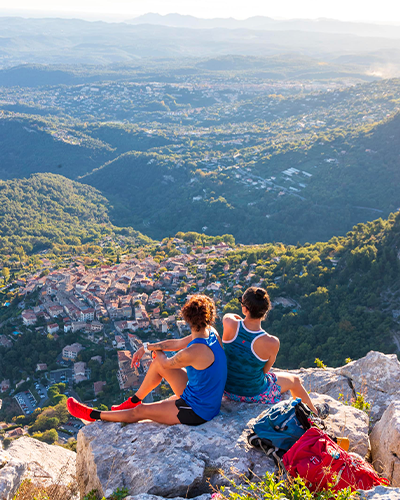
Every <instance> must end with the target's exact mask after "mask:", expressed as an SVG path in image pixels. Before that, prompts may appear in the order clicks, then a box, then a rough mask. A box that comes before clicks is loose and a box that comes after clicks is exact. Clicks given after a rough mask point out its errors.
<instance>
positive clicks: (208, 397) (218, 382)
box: [182, 330, 227, 420]
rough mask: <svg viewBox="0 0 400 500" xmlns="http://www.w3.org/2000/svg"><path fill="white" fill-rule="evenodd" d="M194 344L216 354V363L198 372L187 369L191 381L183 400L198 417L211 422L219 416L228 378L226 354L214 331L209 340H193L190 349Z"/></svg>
mask: <svg viewBox="0 0 400 500" xmlns="http://www.w3.org/2000/svg"><path fill="white" fill-rule="evenodd" d="M193 344H205V345H206V346H208V347H209V348H210V349H211V350H212V352H213V354H214V362H213V363H212V364H211V365H210V366H209V367H208V368H205V369H204V370H196V369H195V368H193V366H188V367H187V368H186V372H187V375H188V379H189V381H188V383H187V386H186V388H185V390H184V391H183V394H182V399H184V400H185V401H186V403H187V404H188V405H189V406H190V407H191V408H192V409H193V411H194V412H195V413H196V415H198V416H199V417H201V418H204V420H211V419H212V418H214V417H215V416H216V415H218V413H219V410H220V408H221V399H222V396H223V394H224V388H225V382H226V376H227V368H226V357H225V352H224V350H223V349H222V347H221V345H220V343H219V342H218V338H217V336H216V335H215V333H214V331H213V330H211V331H210V334H209V336H208V338H206V339H203V338H198V339H193V340H192V341H191V342H190V343H189V344H188V347H189V346H191V345H193Z"/></svg>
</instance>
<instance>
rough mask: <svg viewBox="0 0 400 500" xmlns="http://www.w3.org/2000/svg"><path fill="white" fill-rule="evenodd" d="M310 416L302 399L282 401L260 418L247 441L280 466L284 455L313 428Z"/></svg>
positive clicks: (309, 411)
mask: <svg viewBox="0 0 400 500" xmlns="http://www.w3.org/2000/svg"><path fill="white" fill-rule="evenodd" d="M310 415H311V410H310V409H309V408H308V406H306V405H305V404H304V403H302V402H301V399H300V398H296V399H292V398H290V399H288V400H285V401H280V402H279V403H277V404H275V405H273V406H271V407H270V408H268V410H266V411H264V412H263V413H262V414H261V415H260V417H258V419H257V421H256V423H255V424H254V426H253V431H254V432H253V433H252V434H250V435H249V436H248V438H247V440H248V442H249V444H250V445H251V446H254V447H255V448H259V449H261V450H263V451H264V453H265V454H266V455H268V456H269V455H271V456H272V458H273V459H274V460H275V462H276V463H277V464H279V465H280V464H281V460H280V459H281V458H282V456H283V455H284V453H286V452H287V451H288V450H289V448H291V447H292V446H293V445H294V443H295V442H296V441H297V440H298V439H300V438H301V436H302V435H303V434H304V433H305V432H306V430H307V429H309V428H310V427H311V424H310V422H309V417H310Z"/></svg>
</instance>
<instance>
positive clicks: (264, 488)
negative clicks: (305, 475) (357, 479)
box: [212, 472, 357, 500]
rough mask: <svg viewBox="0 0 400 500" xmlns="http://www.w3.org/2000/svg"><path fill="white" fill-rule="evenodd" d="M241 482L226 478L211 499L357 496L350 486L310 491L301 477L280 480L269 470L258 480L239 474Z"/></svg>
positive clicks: (297, 499) (312, 499) (327, 499)
mask: <svg viewBox="0 0 400 500" xmlns="http://www.w3.org/2000/svg"><path fill="white" fill-rule="evenodd" d="M240 477H241V479H242V480H243V481H244V483H243V484H236V483H235V481H233V480H228V481H229V483H230V486H229V487H228V488H226V487H224V486H222V487H221V489H220V491H218V492H216V493H214V494H213V495H212V500H253V499H254V500H331V499H336V500H351V499H354V500H355V499H356V498H357V493H352V492H351V489H350V488H346V489H344V490H341V491H339V492H334V491H332V490H331V489H329V490H326V491H320V492H311V491H310V490H309V489H308V488H307V486H306V484H305V482H304V480H303V479H301V478H300V477H297V478H296V479H293V478H288V479H286V480H282V479H280V478H279V477H277V476H276V475H275V474H273V473H272V474H271V473H269V472H266V473H265V476H264V477H263V478H262V479H261V480H260V481H259V482H251V481H250V480H249V479H248V478H247V477H245V476H240Z"/></svg>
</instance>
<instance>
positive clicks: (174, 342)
mask: <svg viewBox="0 0 400 500" xmlns="http://www.w3.org/2000/svg"><path fill="white" fill-rule="evenodd" d="M191 340H192V335H191V334H190V335H187V336H186V337H183V338H182V339H168V340H163V341H161V342H155V343H154V344H147V349H148V350H149V351H180V350H182V349H185V348H186V347H187V345H188V344H189V342H190V341H191ZM143 354H144V347H143V346H141V347H139V349H138V350H137V351H136V352H135V353H134V354H133V356H132V360H131V368H133V367H134V366H138V365H139V361H140V360H141V359H142V357H143Z"/></svg>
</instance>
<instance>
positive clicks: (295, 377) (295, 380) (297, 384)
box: [293, 375, 302, 387]
mask: <svg viewBox="0 0 400 500" xmlns="http://www.w3.org/2000/svg"><path fill="white" fill-rule="evenodd" d="M293 386H294V387H301V386H302V384H301V379H300V377H299V376H298V375H293Z"/></svg>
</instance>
